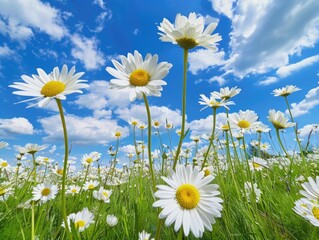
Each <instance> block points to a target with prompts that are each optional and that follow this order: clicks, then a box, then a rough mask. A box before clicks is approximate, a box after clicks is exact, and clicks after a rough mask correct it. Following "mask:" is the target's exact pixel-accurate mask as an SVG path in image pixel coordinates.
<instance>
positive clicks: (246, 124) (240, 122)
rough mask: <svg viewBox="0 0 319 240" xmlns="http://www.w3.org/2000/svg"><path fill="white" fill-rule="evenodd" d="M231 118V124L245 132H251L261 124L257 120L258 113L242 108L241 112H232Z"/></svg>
mask: <svg viewBox="0 0 319 240" xmlns="http://www.w3.org/2000/svg"><path fill="white" fill-rule="evenodd" d="M229 120H230V123H231V126H233V127H235V128H237V129H239V130H241V131H242V132H243V133H244V132H246V131H248V132H249V131H250V130H251V129H253V128H254V127H255V126H256V125H257V124H259V122H258V121H257V120H258V116H257V114H256V113H255V112H254V111H251V110H246V111H242V110H240V111H239V113H232V114H230V115H229Z"/></svg>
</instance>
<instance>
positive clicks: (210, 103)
mask: <svg viewBox="0 0 319 240" xmlns="http://www.w3.org/2000/svg"><path fill="white" fill-rule="evenodd" d="M200 97H201V98H200V99H199V100H200V101H199V102H198V103H199V104H200V105H206V106H205V107H203V108H202V109H201V110H203V109H205V108H208V107H211V108H215V109H217V108H219V107H225V108H226V109H229V108H228V107H227V105H234V104H235V103H234V102H233V101H227V100H225V99H221V100H217V99H216V98H215V97H214V95H213V94H212V93H211V95H210V98H208V97H206V96H205V95H204V94H200Z"/></svg>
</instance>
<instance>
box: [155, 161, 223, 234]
mask: <svg viewBox="0 0 319 240" xmlns="http://www.w3.org/2000/svg"><path fill="white" fill-rule="evenodd" d="M162 179H163V180H164V181H165V182H166V183H167V184H168V186H167V185H158V186H157V188H158V191H157V192H156V193H155V194H154V196H155V197H157V198H159V199H158V200H157V201H156V202H154V203H153V207H160V208H161V209H162V211H161V212H160V214H159V218H160V219H164V218H166V220H165V225H166V226H170V225H171V224H173V223H174V222H175V225H174V230H175V231H176V232H177V231H178V230H179V229H180V228H181V227H183V232H184V234H185V236H188V235H189V232H190V231H191V232H192V233H193V235H194V236H195V237H202V235H203V233H204V231H205V229H208V230H209V231H212V224H213V223H215V218H216V217H221V211H222V208H223V207H222V205H221V203H222V202H223V200H222V199H221V198H219V197H217V196H218V195H219V194H220V193H219V191H218V190H217V189H218V185H217V184H211V182H212V180H213V179H214V176H212V175H208V176H205V173H204V171H200V170H199V168H198V167H195V168H193V167H192V166H186V167H185V166H184V165H177V166H176V172H174V171H171V176H170V177H169V178H166V177H162Z"/></svg>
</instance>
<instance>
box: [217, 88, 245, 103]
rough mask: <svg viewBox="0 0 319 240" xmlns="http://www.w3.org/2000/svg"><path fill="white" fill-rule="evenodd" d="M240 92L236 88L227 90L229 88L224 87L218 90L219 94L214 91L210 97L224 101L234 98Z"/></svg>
mask: <svg viewBox="0 0 319 240" xmlns="http://www.w3.org/2000/svg"><path fill="white" fill-rule="evenodd" d="M240 91H241V89H240V88H237V87H232V88H231V89H229V87H225V88H221V89H220V90H219V92H217V91H214V92H213V93H212V95H213V96H214V97H215V98H221V99H224V100H228V99H230V98H232V97H235V96H236V95H237V94H239V93H240Z"/></svg>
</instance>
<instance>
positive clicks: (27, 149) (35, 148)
mask: <svg viewBox="0 0 319 240" xmlns="http://www.w3.org/2000/svg"><path fill="white" fill-rule="evenodd" d="M46 148H47V146H46V145H38V144H32V143H28V144H26V145H25V146H24V147H22V148H21V147H20V149H19V152H20V150H21V152H24V153H30V154H34V153H37V152H40V151H42V150H44V149H46ZM21 152H20V153H21Z"/></svg>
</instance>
